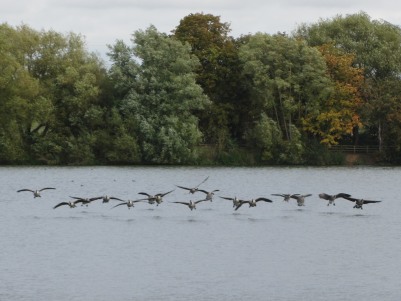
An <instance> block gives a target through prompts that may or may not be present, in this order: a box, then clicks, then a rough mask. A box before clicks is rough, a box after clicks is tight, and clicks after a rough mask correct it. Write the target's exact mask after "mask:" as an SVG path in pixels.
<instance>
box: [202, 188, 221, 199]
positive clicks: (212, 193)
mask: <svg viewBox="0 0 401 301" xmlns="http://www.w3.org/2000/svg"><path fill="white" fill-rule="evenodd" d="M198 191H200V192H203V193H204V194H206V197H205V201H211V202H212V201H213V196H214V193H215V192H216V191H220V190H218V189H215V190H212V191H206V190H203V189H198Z"/></svg>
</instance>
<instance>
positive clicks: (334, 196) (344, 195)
mask: <svg viewBox="0 0 401 301" xmlns="http://www.w3.org/2000/svg"><path fill="white" fill-rule="evenodd" d="M350 196H351V195H350V194H347V193H337V194H326V193H319V198H321V199H324V200H328V201H329V202H328V203H327V206H330V204H333V206H335V205H336V203H334V200H335V199H338V198H348V197H350Z"/></svg>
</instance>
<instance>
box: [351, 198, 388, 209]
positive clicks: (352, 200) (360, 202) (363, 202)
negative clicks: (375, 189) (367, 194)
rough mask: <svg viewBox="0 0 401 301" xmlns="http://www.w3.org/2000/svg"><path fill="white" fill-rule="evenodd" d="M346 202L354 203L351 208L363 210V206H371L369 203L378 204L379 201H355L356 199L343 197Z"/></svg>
mask: <svg viewBox="0 0 401 301" xmlns="http://www.w3.org/2000/svg"><path fill="white" fill-rule="evenodd" d="M345 199H346V200H348V201H351V202H354V203H355V206H354V207H353V208H356V209H363V205H364V204H371V203H380V202H381V201H370V200H364V199H356V198H351V197H345Z"/></svg>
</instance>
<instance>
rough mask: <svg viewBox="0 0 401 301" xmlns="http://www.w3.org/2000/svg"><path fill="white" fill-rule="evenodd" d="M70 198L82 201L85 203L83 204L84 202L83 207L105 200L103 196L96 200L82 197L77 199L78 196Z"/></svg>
mask: <svg viewBox="0 0 401 301" xmlns="http://www.w3.org/2000/svg"><path fill="white" fill-rule="evenodd" d="M70 198H72V199H76V200H82V201H83V202H82V206H83V205H86V206H88V204H89V203H91V202H93V201H96V200H100V199H103V197H101V196H98V197H94V198H81V197H77V196H70Z"/></svg>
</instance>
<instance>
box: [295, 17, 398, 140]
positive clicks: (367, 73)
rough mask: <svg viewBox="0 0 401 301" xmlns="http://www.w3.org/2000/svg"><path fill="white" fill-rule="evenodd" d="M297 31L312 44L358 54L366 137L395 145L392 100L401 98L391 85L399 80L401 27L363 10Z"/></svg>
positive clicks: (355, 62)
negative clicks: (362, 81) (389, 134)
mask: <svg viewBox="0 0 401 301" xmlns="http://www.w3.org/2000/svg"><path fill="white" fill-rule="evenodd" d="M296 34H297V36H299V37H302V38H304V39H306V40H307V41H308V43H309V45H311V46H320V45H323V44H328V43H332V44H333V45H334V47H336V48H339V49H341V50H342V51H343V52H344V53H347V54H351V55H355V60H354V63H353V66H354V67H357V68H362V69H363V70H364V77H365V81H366V89H365V91H364V93H363V95H362V96H363V98H364V103H365V105H364V106H363V107H362V108H361V113H360V114H361V121H362V123H363V124H364V125H365V128H364V131H365V133H367V135H365V136H367V137H365V139H366V140H368V141H369V140H371V139H374V140H376V143H379V145H380V146H381V145H383V144H387V145H392V143H393V141H392V139H390V137H387V134H388V133H389V131H390V129H391V128H392V124H391V123H390V121H391V120H393V119H392V118H389V114H390V115H392V114H393V107H392V106H391V105H390V104H391V103H392V102H393V101H394V99H399V94H398V95H397V94H394V93H398V92H397V91H395V90H392V87H393V86H394V84H393V83H396V82H398V83H400V78H399V74H400V73H401V28H400V27H399V26H396V25H393V24H390V23H388V22H386V21H383V20H372V19H371V18H370V17H369V16H368V15H367V14H366V13H364V12H360V13H357V14H352V15H346V16H341V15H339V16H336V17H335V18H332V19H327V20H320V22H318V23H316V24H312V25H303V26H300V28H299V29H298V30H297V33H296ZM389 83H391V84H389ZM400 134H401V133H400ZM386 140H387V141H386Z"/></svg>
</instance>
